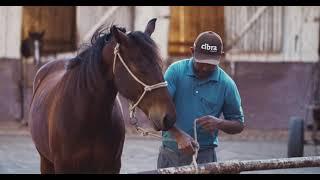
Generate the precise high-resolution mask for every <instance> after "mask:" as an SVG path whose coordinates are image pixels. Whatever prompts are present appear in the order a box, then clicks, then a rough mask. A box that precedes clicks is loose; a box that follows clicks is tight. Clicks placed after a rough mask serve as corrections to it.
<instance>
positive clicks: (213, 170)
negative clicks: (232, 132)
mask: <svg viewBox="0 0 320 180" xmlns="http://www.w3.org/2000/svg"><path fill="white" fill-rule="evenodd" d="M303 167H320V156H310V157H295V158H281V159H263V160H246V161H239V160H232V161H224V162H212V163H206V164H199V165H198V173H199V174H239V173H240V172H242V171H257V170H268V169H288V168H303ZM195 173H196V169H195V167H194V166H192V165H189V166H180V167H170V168H163V169H157V170H153V171H144V172H139V173H138V174H195Z"/></svg>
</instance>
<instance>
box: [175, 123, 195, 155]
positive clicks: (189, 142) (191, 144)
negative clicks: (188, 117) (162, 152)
mask: <svg viewBox="0 0 320 180" xmlns="http://www.w3.org/2000/svg"><path fill="white" fill-rule="evenodd" d="M169 131H170V133H172V134H173V136H174V137H175V139H176V142H177V144H178V149H179V150H180V151H182V153H184V154H189V155H193V154H194V153H195V152H196V148H198V144H197V143H196V142H195V141H194V139H193V138H192V137H191V136H189V135H188V134H187V133H185V132H183V131H182V130H180V129H179V128H177V127H175V126H174V127H172V128H171V129H170V130H169Z"/></svg>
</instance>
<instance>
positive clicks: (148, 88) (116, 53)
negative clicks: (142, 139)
mask: <svg viewBox="0 0 320 180" xmlns="http://www.w3.org/2000/svg"><path fill="white" fill-rule="evenodd" d="M119 46H120V45H119V43H117V45H116V46H115V48H114V59H113V74H114V75H115V66H116V60H117V56H118V57H119V60H120V62H121V63H122V64H123V66H124V67H125V68H126V70H127V71H128V72H129V74H130V75H131V77H133V79H135V80H136V81H137V82H138V83H139V84H141V85H142V86H143V87H144V91H143V93H142V94H141V96H140V98H139V99H138V101H137V102H136V103H134V104H133V105H132V104H131V103H130V107H129V112H130V118H133V117H134V115H135V114H134V113H135V108H136V107H137V106H138V104H139V103H140V101H141V100H142V99H143V97H144V95H145V94H146V92H147V91H152V90H154V89H158V88H161V87H167V86H168V83H167V82H166V81H165V82H161V83H158V84H154V85H151V86H149V85H147V84H145V83H144V82H142V81H141V80H140V79H139V78H137V76H135V75H134V74H133V73H132V72H131V70H130V69H129V67H128V66H127V64H126V63H125V62H124V60H123V59H122V57H121V55H120V53H119Z"/></svg>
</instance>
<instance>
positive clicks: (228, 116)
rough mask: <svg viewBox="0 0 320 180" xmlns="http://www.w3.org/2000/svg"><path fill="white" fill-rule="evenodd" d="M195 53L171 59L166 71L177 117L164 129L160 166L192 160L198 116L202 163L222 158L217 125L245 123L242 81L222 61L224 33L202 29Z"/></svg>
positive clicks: (230, 129)
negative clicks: (237, 82)
mask: <svg viewBox="0 0 320 180" xmlns="http://www.w3.org/2000/svg"><path fill="white" fill-rule="evenodd" d="M191 52H192V57H191V58H190V59H184V60H181V61H177V62H175V63H173V64H171V65H170V66H169V67H168V69H167V70H166V72H165V75H164V77H165V80H166V81H167V82H168V90H169V92H170V94H171V96H172V98H173V100H174V103H175V106H176V112H177V119H176V124H175V126H174V127H173V128H171V129H170V130H169V131H164V132H163V133H162V137H163V138H162V146H161V147H160V152H159V156H158V165H157V166H158V168H166V167H173V166H183V165H189V164H190V163H191V162H192V155H193V154H194V153H195V150H196V147H197V143H196V142H195V140H194V131H193V124H194V121H195V120H197V129H196V132H197V141H198V144H199V146H200V147H199V148H200V149H199V151H198V156H197V163H207V162H215V161H217V158H216V153H215V147H217V146H218V130H222V131H224V132H226V133H228V134H237V133H240V132H241V131H242V130H243V128H244V115H243V110H242V107H241V98H240V94H239V91H238V89H237V86H236V84H235V82H234V81H233V80H232V79H231V78H230V76H229V75H228V74H227V73H225V72H224V71H223V70H222V69H221V68H220V67H219V66H218V64H219V62H220V59H221V55H222V53H223V43H222V39H221V37H220V36H219V35H218V34H216V33H214V32H212V31H207V32H203V33H201V34H199V36H198V37H197V38H196V40H195V42H194V46H193V47H191ZM221 115H223V118H221V117H220V116H221Z"/></svg>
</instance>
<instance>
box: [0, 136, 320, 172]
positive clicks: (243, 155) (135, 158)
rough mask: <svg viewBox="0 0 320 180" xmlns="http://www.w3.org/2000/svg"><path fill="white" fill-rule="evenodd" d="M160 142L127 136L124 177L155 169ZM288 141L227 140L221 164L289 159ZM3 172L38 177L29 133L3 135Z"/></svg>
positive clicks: (0, 153)
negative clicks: (237, 161) (287, 157)
mask: <svg viewBox="0 0 320 180" xmlns="http://www.w3.org/2000/svg"><path fill="white" fill-rule="evenodd" d="M159 146H160V141H159V140H157V139H151V138H147V137H135V136H130V137H127V139H126V141H125V146H124V151H123V158H122V169H121V173H122V174H128V173H136V172H141V171H148V170H154V169H155V168H156V162H157V151H158V148H159ZM286 152H287V148H286V142H285V141H271V140H269V141H254V140H250V141H242V140H238V141H235V140H225V141H221V142H220V146H219V147H218V148H217V155H218V161H225V160H234V159H238V160H254V159H270V158H285V157H286ZM312 155H314V147H313V146H312V145H305V156H312ZM0 173H2V174H3V173H5V174H25V173H26V174H38V173H40V171H39V156H38V154H37V152H36V150H35V148H34V146H33V144H32V141H31V138H30V136H29V135H27V134H23V133H21V134H17V133H16V134H0ZM243 173H276V174H278V173H316V174H320V167H318V168H299V169H285V170H283V169H281V170H268V171H251V172H243Z"/></svg>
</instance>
